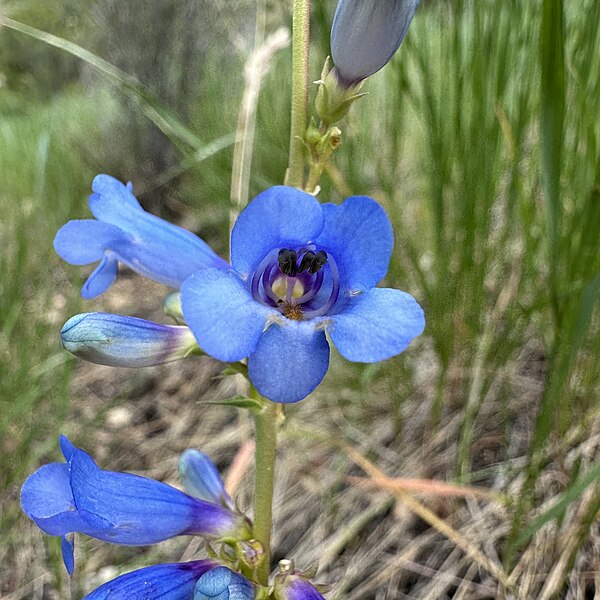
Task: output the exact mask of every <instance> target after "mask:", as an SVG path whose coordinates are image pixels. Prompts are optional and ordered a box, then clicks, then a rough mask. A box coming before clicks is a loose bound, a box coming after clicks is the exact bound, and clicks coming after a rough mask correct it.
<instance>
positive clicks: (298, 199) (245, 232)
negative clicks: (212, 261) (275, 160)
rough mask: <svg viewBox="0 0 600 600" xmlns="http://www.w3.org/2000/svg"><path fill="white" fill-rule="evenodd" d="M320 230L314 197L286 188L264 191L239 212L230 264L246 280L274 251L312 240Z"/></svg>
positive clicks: (320, 222) (232, 238)
mask: <svg viewBox="0 0 600 600" xmlns="http://www.w3.org/2000/svg"><path fill="white" fill-rule="evenodd" d="M322 228H323V214H322V210H321V205H320V204H319V202H318V201H317V199H316V198H315V197H314V196H311V195H310V194H307V193H306V192H302V191H300V190H297V189H296V188H291V187H286V186H275V187H272V188H269V189H268V190H265V191H264V192H262V193H261V194H259V195H258V196H256V198H254V200H252V202H250V204H249V205H248V206H247V207H246V208H245V209H244V210H243V211H242V213H241V214H240V216H239V217H238V219H237V221H236V223H235V225H234V227H233V231H232V232H231V263H232V265H233V267H234V268H235V270H236V271H238V272H239V273H241V274H242V275H243V276H247V275H248V274H249V273H251V272H252V271H254V270H255V269H256V267H257V266H258V264H259V263H260V261H261V260H262V259H263V258H264V257H265V256H266V255H267V254H268V253H269V252H270V251H271V250H274V249H280V248H284V247H286V246H298V245H302V244H306V243H307V242H309V241H311V240H314V239H315V238H316V237H317V236H318V235H319V233H320V232H321V229H322Z"/></svg>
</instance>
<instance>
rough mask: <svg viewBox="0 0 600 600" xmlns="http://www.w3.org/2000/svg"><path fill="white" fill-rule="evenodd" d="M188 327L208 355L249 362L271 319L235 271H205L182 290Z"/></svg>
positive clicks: (199, 273) (184, 314)
mask: <svg viewBox="0 0 600 600" xmlns="http://www.w3.org/2000/svg"><path fill="white" fill-rule="evenodd" d="M181 306H182V309H183V316H184V317H185V321H186V323H187V324H188V325H189V326H190V328H191V329H192V331H193V332H194V335H195V336H196V340H198V345H199V346H200V348H202V350H204V352H206V353H207V354H210V355H211V356H214V357H215V358H218V359H219V360H222V361H225V362H235V361H238V360H241V359H242V358H246V357H247V356H249V355H250V354H252V352H253V351H254V349H255V348H256V344H257V343H258V339H259V338H260V336H261V334H262V332H263V330H264V328H265V326H266V322H267V318H268V317H269V315H277V314H279V313H277V311H276V310H275V309H272V308H268V307H267V306H263V305H262V304H259V303H258V302H256V301H255V300H254V299H253V298H252V296H251V294H250V292H249V291H248V289H247V287H246V284H245V283H244V282H243V281H242V280H241V279H240V277H239V276H238V275H237V273H235V271H232V270H231V269H228V270H225V269H204V270H203V271H198V272H197V273H194V275H192V277H190V278H189V279H188V280H187V281H186V282H185V283H184V284H183V285H182V287H181Z"/></svg>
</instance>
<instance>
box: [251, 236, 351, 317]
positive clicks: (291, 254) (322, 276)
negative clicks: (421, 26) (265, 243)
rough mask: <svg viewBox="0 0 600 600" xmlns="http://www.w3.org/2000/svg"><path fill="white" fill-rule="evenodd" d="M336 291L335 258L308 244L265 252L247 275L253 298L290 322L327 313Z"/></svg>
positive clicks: (337, 273) (338, 287)
mask: <svg viewBox="0 0 600 600" xmlns="http://www.w3.org/2000/svg"><path fill="white" fill-rule="evenodd" d="M339 290H340V283H339V271H338V268H337V264H336V262H335V260H334V259H333V257H331V256H328V254H327V252H325V251H324V250H320V249H317V248H315V247H314V245H312V244H311V245H308V246H305V247H302V248H281V249H280V250H273V251H271V252H269V254H267V256H265V258H264V259H263V260H262V261H261V263H260V264H259V266H258V268H257V269H256V271H255V272H254V275H253V276H252V278H251V291H252V296H253V297H254V299H255V300H257V301H258V302H260V303H261V304H265V305H266V306H270V307H273V308H276V309H277V310H278V311H279V312H281V314H283V316H285V317H287V318H288V319H292V320H294V321H303V320H305V319H312V318H314V317H318V316H321V315H324V314H327V312H328V311H329V310H330V309H331V308H332V307H333V305H334V304H335V302H336V301H337V299H338V297H339Z"/></svg>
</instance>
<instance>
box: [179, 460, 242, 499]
mask: <svg viewBox="0 0 600 600" xmlns="http://www.w3.org/2000/svg"><path fill="white" fill-rule="evenodd" d="M179 473H180V474H181V480H182V482H183V485H184V487H185V489H186V491H187V492H188V494H191V495H192V496H196V497H197V498H200V499H201V500H206V501H207V502H212V503H213V504H221V505H222V506H226V507H227V508H230V509H232V510H235V504H234V502H233V500H232V499H231V497H230V496H229V494H228V493H227V490H226V489H225V484H224V483H223V480H222V479H221V475H220V474H219V471H217V467H215V465H214V464H213V462H212V461H211V460H210V458H209V457H208V456H207V455H206V454H204V452H200V451H199V450H193V449H188V450H186V451H185V452H184V453H183V454H182V455H181V457H180V459H179Z"/></svg>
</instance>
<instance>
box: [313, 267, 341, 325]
mask: <svg viewBox="0 0 600 600" xmlns="http://www.w3.org/2000/svg"><path fill="white" fill-rule="evenodd" d="M327 264H328V265H329V269H330V271H331V294H329V298H328V299H327V302H325V304H323V305H322V306H320V307H319V308H315V309H314V310H307V311H304V318H306V319H313V318H314V317H321V316H323V315H326V314H327V313H328V312H329V311H330V310H331V308H332V307H333V305H334V304H335V303H336V302H337V300H338V298H339V296H340V272H339V270H338V268H337V264H336V262H335V260H333V259H331V260H329V261H328V263H327Z"/></svg>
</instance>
